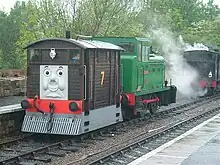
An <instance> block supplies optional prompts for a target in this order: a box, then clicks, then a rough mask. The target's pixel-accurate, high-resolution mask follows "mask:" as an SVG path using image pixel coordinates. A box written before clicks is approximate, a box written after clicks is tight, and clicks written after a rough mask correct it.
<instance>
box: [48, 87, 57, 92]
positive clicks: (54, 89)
mask: <svg viewBox="0 0 220 165" xmlns="http://www.w3.org/2000/svg"><path fill="white" fill-rule="evenodd" d="M49 90H50V91H52V92H55V91H57V90H58V87H49Z"/></svg>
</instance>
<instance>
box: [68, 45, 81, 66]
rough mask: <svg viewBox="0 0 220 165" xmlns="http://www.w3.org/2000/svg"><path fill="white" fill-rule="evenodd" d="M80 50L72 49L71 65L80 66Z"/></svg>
mask: <svg viewBox="0 0 220 165" xmlns="http://www.w3.org/2000/svg"><path fill="white" fill-rule="evenodd" d="M80 56H81V55H80V50H79V49H70V63H71V64H80Z"/></svg>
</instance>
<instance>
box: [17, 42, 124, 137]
mask: <svg viewBox="0 0 220 165" xmlns="http://www.w3.org/2000/svg"><path fill="white" fill-rule="evenodd" d="M85 45H88V42H87V43H86V44H84V45H83V42H82V41H80V42H78V41H73V40H71V41H70V40H62V39H58V40H57V39H56V40H53V39H48V40H41V41H38V42H36V43H34V44H31V45H30V46H28V50H27V53H28V58H27V59H28V64H27V65H28V67H27V99H25V100H23V101H22V102H21V105H22V108H24V109H25V110H26V115H25V117H24V121H23V124H22V131H23V132H35V133H48V134H63V135H79V134H83V133H86V132H89V131H92V130H96V129H99V128H102V127H105V126H108V125H111V124H114V123H116V122H119V121H122V117H121V110H120V104H118V103H119V101H120V97H119V91H118V92H115V89H116V84H119V82H120V81H119V80H120V75H119V74H117V73H116V72H117V70H116V69H115V68H117V67H116V66H117V64H116V60H114V59H116V56H118V57H119V59H120V54H119V55H117V52H118V50H117V51H116V50H111V51H110V50H108V47H107V48H106V49H103V50H102V51H100V50H99V49H98V48H97V49H89V48H88V49H87V48H86V46H85ZM100 52H102V53H100ZM107 52H110V54H108V53H107ZM99 55H100V56H101V55H103V57H104V59H107V56H108V59H109V61H108V62H109V63H108V64H107V61H106V60H104V63H103V62H101V61H99V64H98V63H97V60H96V58H97V57H98V56H99ZM105 55H106V56H105ZM100 59H101V58H100ZM105 62H106V63H105ZM118 63H120V61H118ZM103 73H104V74H105V75H104V76H105V77H104V78H103ZM100 82H101V84H100ZM112 100H113V101H112Z"/></svg>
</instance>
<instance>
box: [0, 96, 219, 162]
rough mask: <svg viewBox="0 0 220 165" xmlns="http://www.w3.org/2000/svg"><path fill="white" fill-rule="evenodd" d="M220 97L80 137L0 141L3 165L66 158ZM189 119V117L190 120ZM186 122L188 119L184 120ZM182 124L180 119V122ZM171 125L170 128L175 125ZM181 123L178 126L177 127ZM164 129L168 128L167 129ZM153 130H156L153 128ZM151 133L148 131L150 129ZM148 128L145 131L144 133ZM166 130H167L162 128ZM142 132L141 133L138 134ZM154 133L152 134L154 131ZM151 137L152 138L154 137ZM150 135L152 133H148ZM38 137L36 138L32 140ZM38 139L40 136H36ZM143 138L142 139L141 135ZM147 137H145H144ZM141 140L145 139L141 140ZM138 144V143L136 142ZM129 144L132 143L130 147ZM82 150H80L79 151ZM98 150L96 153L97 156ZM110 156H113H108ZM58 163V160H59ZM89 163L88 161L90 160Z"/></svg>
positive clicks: (195, 102) (164, 111)
mask: <svg viewBox="0 0 220 165" xmlns="http://www.w3.org/2000/svg"><path fill="white" fill-rule="evenodd" d="M218 99H220V95H216V96H212V97H206V98H202V99H198V100H195V101H193V102H190V103H186V104H183V105H179V106H176V107H173V108H170V109H168V110H163V111H160V112H158V113H157V114H155V115H153V116H152V115H148V116H146V118H145V119H134V120H132V121H127V122H123V123H119V124H117V125H114V126H110V127H108V128H105V129H102V130H99V131H96V132H93V133H89V134H87V135H85V136H80V137H74V138H73V137H68V136H65V137H62V138H61V139H57V138H55V139H54V138H52V139H50V140H48V139H47V140H42V139H44V138H43V137H44V135H36V134H33V135H29V136H27V137H25V138H23V139H22V138H21V139H16V140H14V141H10V142H5V143H4V144H0V147H1V152H0V165H7V164H10V165H12V164H21V165H22V164H23V165H25V164H27V163H28V165H31V164H47V163H50V162H51V161H56V159H57V158H59V159H60V157H61V159H65V156H66V155H68V154H72V153H79V152H80V150H82V149H86V148H87V147H89V146H90V145H94V142H97V141H98V142H99V141H104V140H105V139H109V138H111V137H114V136H115V135H120V134H123V133H125V132H128V131H129V130H133V129H134V128H135V129H136V128H137V127H138V126H141V125H146V124H149V123H151V122H152V121H156V120H160V119H161V118H169V117H170V116H173V115H175V114H176V115H177V114H181V113H184V112H186V111H189V110H190V109H193V108H196V107H199V106H202V105H205V104H207V103H209V102H210V101H211V100H218ZM189 121H190V120H188V122H189ZM185 123H187V121H185ZM179 125H181V123H179ZM171 127H173V125H172V126H170V128H169V130H172V129H174V127H173V128H171ZM176 127H178V125H176V126H175V128H176ZM165 128H166V129H167V131H168V125H167V126H166V127H164V129H165ZM164 131H165V130H164ZM152 132H154V131H152ZM148 133H149V132H148ZM144 134H146V132H144V133H143V135H144ZM161 134H164V132H161ZM139 136H142V135H139ZM159 136H161V135H159V134H157V135H156V134H155V135H154V137H159ZM152 137H153V135H152ZM152 137H151V138H152ZM149 138H150V137H149ZM33 139H35V140H33ZM36 139H38V140H39V141H38V140H36ZM142 140H143V139H142ZM143 141H145V140H143ZM139 143H140V144H142V142H139ZM137 144H138V143H137ZM135 145H136V143H135V144H131V145H130V146H135ZM128 148H129V147H128ZM124 150H126V149H125V148H123V149H121V150H118V151H115V152H114V153H111V154H109V155H105V156H103V157H101V158H99V159H97V160H94V162H93V164H95V163H97V162H101V161H102V160H105V159H106V158H107V159H108V158H111V157H112V155H114V156H115V155H117V153H122V152H121V151H124ZM77 151H79V152H77ZM95 155H97V154H94V155H93V156H95ZM88 157H92V155H89V156H88V155H87V156H86V157H84V158H82V157H81V158H80V159H78V160H76V159H75V160H74V161H69V162H68V163H64V164H75V163H77V162H81V161H84V160H85V159H87V158H88ZM109 160H110V159H109ZM58 164H59V163H58ZM87 164H88V163H87Z"/></svg>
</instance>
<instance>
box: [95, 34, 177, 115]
mask: <svg viewBox="0 0 220 165" xmlns="http://www.w3.org/2000/svg"><path fill="white" fill-rule="evenodd" d="M93 40H99V41H104V42H109V43H112V44H115V45H118V46H120V47H122V48H123V49H124V52H122V53H121V92H122V93H121V107H122V113H123V116H124V118H128V119H130V118H134V117H137V116H143V115H145V114H146V112H148V111H150V113H151V114H153V113H155V112H156V110H157V109H158V108H159V106H167V105H169V104H171V103H175V102H176V91H177V88H176V86H174V85H171V84H169V85H168V81H167V80H165V61H164V58H163V56H160V55H156V54H155V53H154V52H153V50H152V41H151V40H149V39H148V38H140V37H93Z"/></svg>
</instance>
